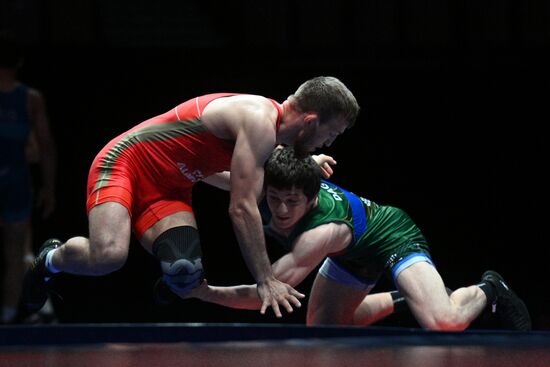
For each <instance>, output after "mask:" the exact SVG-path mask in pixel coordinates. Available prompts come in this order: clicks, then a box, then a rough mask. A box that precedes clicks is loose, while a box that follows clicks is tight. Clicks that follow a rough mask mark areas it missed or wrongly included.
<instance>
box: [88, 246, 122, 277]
mask: <svg viewBox="0 0 550 367" xmlns="http://www.w3.org/2000/svg"><path fill="white" fill-rule="evenodd" d="M127 259H128V244H124V243H118V242H117V241H115V240H111V241H97V240H96V241H94V242H91V243H90V269H91V270H92V272H93V275H105V274H109V273H112V272H114V271H117V270H119V269H120V268H122V267H123V266H124V264H125V263H126V260H127Z"/></svg>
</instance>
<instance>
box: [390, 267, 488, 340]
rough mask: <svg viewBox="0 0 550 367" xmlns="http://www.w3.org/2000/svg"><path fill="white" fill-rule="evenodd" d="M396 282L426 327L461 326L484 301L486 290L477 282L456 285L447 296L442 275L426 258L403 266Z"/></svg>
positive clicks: (454, 328) (480, 309) (479, 311)
mask: <svg viewBox="0 0 550 367" xmlns="http://www.w3.org/2000/svg"><path fill="white" fill-rule="evenodd" d="M397 286H398V288H399V290H400V291H401V294H403V296H404V297H405V299H406V300H407V303H408V304H409V307H410V308H411V311H412V313H413V314H414V316H415V317H416V320H417V321H418V322H419V324H420V325H421V326H422V327H423V328H426V329H431V330H449V331H452V330H454V331H459V330H464V329H466V328H467V327H468V326H469V325H470V323H471V322H472V321H473V320H474V319H475V318H477V317H478V316H479V314H480V313H481V311H483V309H484V308H485V306H486V305H487V299H486V297H485V293H483V291H482V290H481V289H480V288H479V287H477V286H470V287H467V288H459V289H457V290H455V291H454V292H453V293H452V294H451V296H450V297H449V296H448V295H447V291H446V290H445V285H444V283H443V280H442V279H441V276H440V275H439V273H438V272H437V270H436V269H435V268H434V267H433V266H432V265H430V264H428V263H427V262H419V263H416V264H413V265H412V266H410V267H409V268H407V269H405V270H403V271H402V272H401V274H400V275H399V277H398V278H397Z"/></svg>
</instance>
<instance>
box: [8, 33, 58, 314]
mask: <svg viewBox="0 0 550 367" xmlns="http://www.w3.org/2000/svg"><path fill="white" fill-rule="evenodd" d="M21 65H22V53H21V52H20V50H19V47H18V45H17V43H16V42H15V37H14V35H13V34H12V33H10V32H7V31H1V32H0V233H1V238H0V246H1V248H2V255H3V256H2V259H3V264H2V267H1V268H2V270H3V274H2V297H1V299H2V315H1V316H2V320H1V322H2V323H12V322H14V321H15V320H16V317H17V308H18V302H19V298H20V292H21V284H22V281H23V274H24V272H25V269H26V267H27V266H28V265H29V264H26V262H28V261H26V260H25V257H30V260H31V261H32V259H33V258H34V256H33V255H32V246H31V234H32V227H31V214H32V208H33V190H32V182H31V174H30V171H29V159H32V158H34V159H37V160H38V162H39V163H40V166H41V171H42V179H41V180H40V181H41V187H40V188H39V190H38V192H37V193H36V202H37V203H38V204H39V206H40V210H41V214H42V217H44V218H45V217H48V216H49V215H50V214H51V213H52V211H53V210H54V207H55V196H54V188H55V164H56V158H55V147H54V142H53V138H52V134H51V132H50V127H49V123H48V119H47V114H46V107H45V102H44V98H43V97H42V94H41V93H40V92H39V91H38V90H36V89H34V88H31V87H29V86H27V85H25V84H24V83H21V82H20V81H19V80H18V70H19V68H20V67H21ZM37 150H38V152H37Z"/></svg>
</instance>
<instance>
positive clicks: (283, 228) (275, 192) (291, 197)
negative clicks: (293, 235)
mask: <svg viewBox="0 0 550 367" xmlns="http://www.w3.org/2000/svg"><path fill="white" fill-rule="evenodd" d="M266 197H267V205H268V206H269V210H270V211H271V215H272V217H271V226H272V227H273V229H275V230H276V231H277V232H280V233H283V234H289V233H290V231H292V229H293V228H294V226H295V225H296V223H298V221H299V220H300V219H302V217H303V216H304V215H305V214H306V213H307V212H308V211H309V210H310V209H311V208H312V207H313V205H314V202H315V198H314V199H312V200H308V199H307V197H306V195H305V194H304V192H303V190H302V189H296V188H294V187H293V188H292V189H290V190H288V189H285V190H279V189H276V188H274V187H271V186H268V187H267V190H266Z"/></svg>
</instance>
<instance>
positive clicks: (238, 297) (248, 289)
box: [197, 285, 261, 310]
mask: <svg viewBox="0 0 550 367" xmlns="http://www.w3.org/2000/svg"><path fill="white" fill-rule="evenodd" d="M197 298H199V299H201V300H202V301H205V302H210V303H215V304H218V305H221V306H225V307H231V308H238V309H245V310H258V309H260V306H261V302H260V299H259V298H258V293H257V290H256V286H255V285H239V286H233V287H216V286H210V285H209V286H208V287H207V288H206V289H203V290H201V292H200V294H198V295H197Z"/></svg>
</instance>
